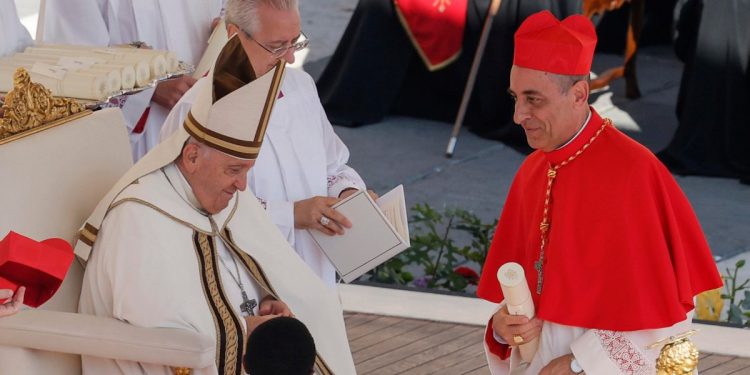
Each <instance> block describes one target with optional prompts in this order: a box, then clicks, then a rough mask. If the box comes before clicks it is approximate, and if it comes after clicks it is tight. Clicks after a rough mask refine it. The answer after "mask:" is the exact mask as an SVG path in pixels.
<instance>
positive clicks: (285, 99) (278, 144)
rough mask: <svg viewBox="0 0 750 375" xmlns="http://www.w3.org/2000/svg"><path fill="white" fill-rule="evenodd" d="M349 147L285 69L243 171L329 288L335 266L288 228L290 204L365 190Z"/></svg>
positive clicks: (311, 92)
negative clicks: (256, 149)
mask: <svg viewBox="0 0 750 375" xmlns="http://www.w3.org/2000/svg"><path fill="white" fill-rule="evenodd" d="M193 91H194V90H191V91H188V92H187V93H186V94H185V95H184V96H183V97H182V99H181V100H180V102H179V103H177V105H175V107H174V108H173V110H172V112H171V113H170V114H169V116H168V117H167V119H166V121H165V122H164V126H163V127H162V139H165V138H166V137H169V136H170V134H172V132H174V131H175V129H178V128H179V127H180V126H182V123H183V121H184V119H185V117H186V116H187V112H188V111H189V109H190V106H191V104H192V102H193V100H194V94H193ZM348 160H349V150H348V149H347V147H346V145H345V144H344V143H343V142H342V141H341V139H340V138H339V137H338V136H337V135H336V133H335V132H334V131H333V127H332V126H331V123H330V122H329V121H328V117H327V116H326V114H325V111H324V110H323V107H322V105H321V104H320V98H319V97H318V93H317V90H316V88H315V82H314V81H313V79H312V77H310V75H309V74H307V73H306V72H304V71H302V70H298V69H293V68H287V70H286V75H285V77H284V81H283V82H282V84H281V90H280V94H279V98H278V99H277V100H276V105H275V106H274V109H273V113H272V115H271V119H270V121H269V124H268V130H267V131H266V136H265V138H264V142H263V148H262V149H261V151H260V155H259V156H258V159H257V161H256V163H255V166H254V167H253V169H251V170H250V173H249V174H248V187H249V188H250V189H251V190H252V191H253V192H254V193H255V195H256V196H257V197H258V199H259V200H260V201H261V202H262V203H263V205H265V207H266V210H267V212H268V214H269V215H270V217H271V220H272V221H273V222H274V224H276V226H277V227H278V228H279V230H281V233H282V234H283V235H284V236H286V238H287V241H288V242H289V243H290V244H291V245H292V246H293V247H294V249H295V250H296V251H297V254H299V256H300V257H301V258H302V259H303V260H304V261H305V263H307V265H308V266H310V268H311V269H312V270H313V271H314V272H315V273H316V274H317V275H318V276H320V277H321V279H323V281H324V282H325V283H326V284H327V285H329V286H331V287H333V286H334V285H335V282H336V275H335V269H334V267H333V265H332V264H331V262H330V261H328V258H326V257H325V255H324V254H323V252H322V251H321V250H320V248H319V247H318V246H317V244H315V242H314V241H313V239H312V236H310V234H309V233H307V231H306V230H298V229H295V228H294V202H295V201H300V200H303V199H307V198H311V197H313V196H330V197H338V195H339V194H340V193H341V191H343V190H344V189H346V188H357V189H365V183H364V181H362V178H361V177H360V176H359V174H358V173H357V172H356V171H355V170H354V169H352V168H351V167H349V166H348V165H347V164H346V163H347V162H348Z"/></svg>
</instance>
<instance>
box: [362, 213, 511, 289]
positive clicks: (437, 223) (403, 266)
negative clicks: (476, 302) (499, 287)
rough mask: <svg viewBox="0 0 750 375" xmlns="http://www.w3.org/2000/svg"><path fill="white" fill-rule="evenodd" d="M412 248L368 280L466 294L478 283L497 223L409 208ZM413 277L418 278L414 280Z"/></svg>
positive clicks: (454, 214) (376, 269) (464, 214)
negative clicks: (478, 270) (469, 288)
mask: <svg viewBox="0 0 750 375" xmlns="http://www.w3.org/2000/svg"><path fill="white" fill-rule="evenodd" d="M411 211H412V214H413V215H412V218H411V225H412V226H413V227H414V230H413V231H412V236H411V239H410V240H411V247H410V248H409V249H407V250H405V251H404V252H402V253H401V254H399V255H398V256H397V257H394V258H393V259H391V260H389V261H388V262H386V263H384V264H382V265H380V266H378V267H376V268H375V269H374V270H373V271H371V272H370V273H369V277H370V278H369V280H371V281H375V282H381V283H389V284H398V285H411V286H416V287H421V288H436V289H444V290H450V291H464V292H465V291H467V288H468V287H469V286H471V285H476V283H477V282H478V281H479V274H478V272H477V271H475V270H474V269H473V268H472V267H470V266H469V265H470V264H471V265H474V264H476V265H477V266H478V269H481V267H482V266H483V265H484V260H485V258H486V257H487V251H488V249H489V246H490V242H491V240H492V233H493V231H494V229H495V227H496V226H497V220H495V221H494V222H492V223H490V224H485V223H482V221H481V220H480V219H479V218H478V217H477V216H476V215H474V214H473V213H472V212H469V211H466V210H463V209H445V210H444V211H443V212H442V213H440V212H438V211H436V210H435V209H433V208H432V207H430V206H429V205H428V204H417V205H415V206H414V207H413V208H412V210H411ZM409 270H413V271H414V272H415V273H418V274H420V275H421V276H419V277H416V278H415V276H414V273H412V272H411V271H409Z"/></svg>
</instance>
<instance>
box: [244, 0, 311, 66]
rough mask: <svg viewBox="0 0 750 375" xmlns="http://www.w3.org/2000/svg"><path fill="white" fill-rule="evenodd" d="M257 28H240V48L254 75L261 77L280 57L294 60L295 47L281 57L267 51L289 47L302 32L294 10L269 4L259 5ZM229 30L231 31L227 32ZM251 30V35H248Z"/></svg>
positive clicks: (297, 15)
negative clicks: (248, 60) (244, 53)
mask: <svg viewBox="0 0 750 375" xmlns="http://www.w3.org/2000/svg"><path fill="white" fill-rule="evenodd" d="M257 15H258V25H259V27H258V28H257V30H254V31H252V30H245V32H243V31H241V30H240V31H239V35H240V40H241V42H242V47H243V48H244V49H245V52H247V55H248V57H249V58H250V63H251V64H252V66H253V69H254V70H255V74H256V75H257V76H258V77H260V76H262V75H263V74H266V73H267V72H269V71H270V70H271V69H272V68H273V67H274V66H275V65H276V62H277V61H279V60H280V59H284V60H285V61H286V62H287V63H290V64H291V63H293V62H294V50H293V49H292V48H288V49H287V50H286V52H285V53H284V54H283V55H282V56H281V57H278V56H274V54H273V53H271V52H269V50H271V51H274V50H277V49H279V48H283V47H289V46H291V45H292V44H293V43H295V42H297V40H298V38H299V37H300V35H301V33H302V31H301V30H302V29H301V28H300V18H299V12H298V11H297V10H294V9H292V10H279V9H275V8H273V7H271V6H269V5H266V4H261V5H260V6H259V7H258V12H257ZM230 32H231V31H230ZM248 32H252V35H248V34H247V33H248Z"/></svg>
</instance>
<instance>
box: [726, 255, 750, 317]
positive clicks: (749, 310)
mask: <svg viewBox="0 0 750 375" xmlns="http://www.w3.org/2000/svg"><path fill="white" fill-rule="evenodd" d="M744 266H745V260H744V259H740V260H739V261H737V263H735V264H734V269H729V268H727V269H726V270H727V273H726V274H725V275H722V276H721V278H722V279H724V288H725V289H726V291H727V293H726V294H722V295H721V298H723V299H725V300H727V301H729V310H728V311H727V321H728V322H730V323H735V324H744V325H745V326H747V327H750V286H748V284H749V283H750V279H747V280H745V281H744V282H742V283H741V284H739V285H737V272H738V271H739V270H740V268H742V267H744ZM742 291H744V293H743V294H744V297H743V298H742V300H740V301H739V302H737V303H735V301H737V299H738V298H740V296H739V293H740V292H742Z"/></svg>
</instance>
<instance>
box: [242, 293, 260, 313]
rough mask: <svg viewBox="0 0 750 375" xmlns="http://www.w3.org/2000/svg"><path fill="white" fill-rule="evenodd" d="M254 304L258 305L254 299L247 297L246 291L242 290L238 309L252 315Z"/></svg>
mask: <svg viewBox="0 0 750 375" xmlns="http://www.w3.org/2000/svg"><path fill="white" fill-rule="evenodd" d="M255 306H258V302H257V301H255V299H250V298H248V297H247V293H245V291H244V290H243V291H242V303H241V304H240V310H242V312H244V313H245V314H247V315H250V316H253V315H255V313H253V309H254V308H255Z"/></svg>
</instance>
